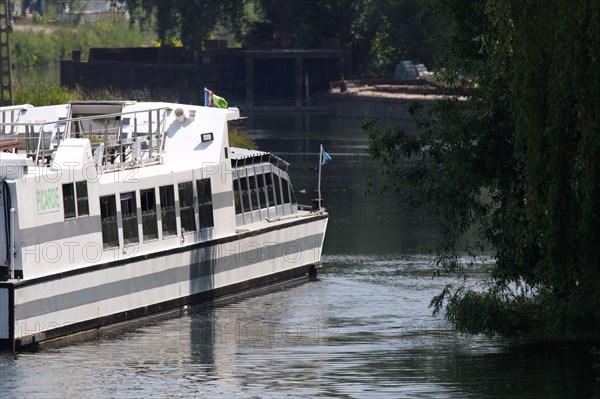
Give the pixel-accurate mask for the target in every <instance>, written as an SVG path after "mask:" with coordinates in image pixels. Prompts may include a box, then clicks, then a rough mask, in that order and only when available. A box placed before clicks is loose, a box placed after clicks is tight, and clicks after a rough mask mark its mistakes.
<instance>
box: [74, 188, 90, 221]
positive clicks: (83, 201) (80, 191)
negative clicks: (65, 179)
mask: <svg viewBox="0 0 600 399" xmlns="http://www.w3.org/2000/svg"><path fill="white" fill-rule="evenodd" d="M75 188H76V191H77V214H78V216H84V215H89V214H90V207H89V205H88V187H87V182H86V181H78V182H76V183H75Z"/></svg>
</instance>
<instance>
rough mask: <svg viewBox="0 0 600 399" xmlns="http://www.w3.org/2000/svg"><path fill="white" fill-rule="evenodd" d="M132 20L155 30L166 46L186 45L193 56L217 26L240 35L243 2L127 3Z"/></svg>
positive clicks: (158, 0) (134, 0) (179, 0)
mask: <svg viewBox="0 0 600 399" xmlns="http://www.w3.org/2000/svg"><path fill="white" fill-rule="evenodd" d="M125 3H126V5H127V9H128V10H129V12H130V14H131V16H132V19H131V22H132V23H134V22H139V24H140V25H141V26H142V27H147V26H149V25H151V26H154V27H155V28H156V32H157V34H158V39H159V40H160V41H161V42H162V43H163V45H168V44H169V43H172V42H173V41H174V40H180V41H181V42H183V45H184V47H185V48H186V49H187V50H188V52H189V53H190V55H191V56H195V55H196V53H197V52H198V51H200V50H202V49H203V48H204V42H205V41H206V40H207V39H209V38H210V35H211V33H212V32H213V31H214V30H215V27H216V26H217V25H225V26H227V27H228V28H229V30H230V31H232V32H234V33H235V34H237V35H239V32H240V21H241V19H242V15H243V11H244V0H227V1H222V0H174V1H165V0H125Z"/></svg>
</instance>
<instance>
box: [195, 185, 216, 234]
mask: <svg viewBox="0 0 600 399" xmlns="http://www.w3.org/2000/svg"><path fill="white" fill-rule="evenodd" d="M196 188H197V191H198V216H199V217H200V228H201V229H206V228H208V227H213V226H214V225H215V222H214V219H213V205H212V188H211V185H210V179H202V180H198V181H196Z"/></svg>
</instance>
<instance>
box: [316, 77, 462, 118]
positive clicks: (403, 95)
mask: <svg viewBox="0 0 600 399" xmlns="http://www.w3.org/2000/svg"><path fill="white" fill-rule="evenodd" d="M457 95H460V92H458V91H456V90H451V89H447V88H443V87H441V86H439V85H437V84H435V83H433V82H429V81H426V80H421V79H410V80H400V79H368V80H345V81H336V82H332V83H331V90H330V92H329V95H328V96H327V101H328V103H329V104H330V107H331V108H330V109H331V114H332V115H333V116H335V117H348V118H362V119H364V118H365V117H367V116H371V117H374V118H391V119H393V120H397V121H406V122H408V121H410V120H411V117H410V115H408V108H409V106H410V104H411V103H413V102H415V101H418V102H420V103H421V104H423V105H425V106H430V105H433V104H434V103H435V102H436V101H438V100H443V99H449V98H454V97H456V96H457ZM458 98H459V99H460V98H461V97H458Z"/></svg>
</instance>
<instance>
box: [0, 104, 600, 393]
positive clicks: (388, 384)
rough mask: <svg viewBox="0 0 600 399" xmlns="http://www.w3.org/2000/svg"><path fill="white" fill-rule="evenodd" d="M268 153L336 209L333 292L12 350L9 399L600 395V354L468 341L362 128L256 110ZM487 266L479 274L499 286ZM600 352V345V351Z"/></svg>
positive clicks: (3, 363)
mask: <svg viewBox="0 0 600 399" xmlns="http://www.w3.org/2000/svg"><path fill="white" fill-rule="evenodd" d="M246 124H247V127H248V128H249V129H250V131H251V132H252V134H253V136H254V137H255V139H256V140H257V142H258V144H259V145H260V147H261V148H262V149H270V150H273V151H274V152H275V153H276V154H278V155H280V156H281V157H283V158H284V159H286V160H288V161H289V162H290V163H291V164H292V165H291V167H290V173H291V175H292V179H293V182H294V188H295V190H296V192H297V197H298V199H299V202H301V203H310V200H311V199H312V198H315V197H316V181H317V169H318V168H317V167H318V147H319V144H320V143H322V144H323V145H324V147H325V149H326V151H327V152H328V153H329V154H330V156H331V157H332V160H331V161H330V162H329V163H328V164H327V165H325V166H324V167H323V183H322V192H323V197H324V199H325V203H326V206H327V207H328V209H329V212H330V222H329V228H328V232H327V238H326V241H325V249H324V254H323V269H322V270H321V272H320V275H319V279H318V281H314V282H307V283H304V284H294V285H292V284H290V285H288V286H284V287H278V288H277V289H275V290H270V291H268V292H266V293H263V294H261V295H257V296H251V297H246V298H240V299H236V300H231V301H229V302H227V303H224V304H221V305H219V306H211V307H208V306H200V307H197V308H195V309H194V310H193V311H192V312H191V314H189V315H186V316H182V317H178V318H171V319H166V320H162V321H153V322H149V323H144V324H140V325H138V326H135V327H130V328H127V329H125V328H124V329H121V330H119V331H117V332H115V333H113V334H110V335H107V336H105V337H103V338H100V339H96V340H93V341H89V342H84V343H74V344H72V345H68V346H65V347H62V348H57V349H47V350H44V351H41V352H38V353H22V354H16V355H8V354H4V355H0V398H2V399H4V398H106V397H118V398H167V397H169V398H170V397H175V398H214V397H223V398H300V397H302V398H313V397H333V398H509V397H510V398H592V397H600V384H599V383H598V376H599V375H600V373H598V371H597V369H596V367H595V364H596V361H597V362H600V359H598V358H594V356H592V354H591V352H590V349H591V347H592V346H593V345H582V346H573V345H553V346H549V345H545V346H540V345H525V344H516V343H511V342H507V341H503V340H501V339H498V338H493V339H490V338H486V337H466V336H462V335H460V334H458V333H456V332H455V331H453V330H452V329H451V327H450V326H449V325H448V323H447V322H446V321H445V320H444V319H443V317H442V316H437V317H434V316H432V313H431V309H430V308H429V307H428V305H429V302H430V300H431V298H432V296H433V295H435V294H437V293H439V292H440V291H441V290H442V288H443V287H444V286H445V285H446V284H448V283H453V282H456V280H455V279H454V278H452V277H449V276H444V275H442V276H439V277H436V278H432V276H433V275H434V274H435V264H434V262H433V260H434V258H433V248H434V246H435V243H436V240H437V238H438V235H437V232H436V229H435V227H434V226H433V225H432V224H431V223H430V222H428V221H427V220H426V219H424V218H422V217H418V216H412V217H408V216H403V214H402V213H400V212H399V205H400V204H398V203H397V200H396V198H395V196H394V195H393V194H392V193H387V194H380V193H379V192H378V190H371V191H370V192H369V193H366V192H365V189H366V187H367V186H368V184H369V183H370V182H374V183H377V182H378V177H377V168H376V165H375V164H374V163H373V162H372V161H370V160H369V158H368V157H367V156H365V154H364V153H365V148H366V139H365V137H364V135H363V133H362V132H361V130H360V127H359V126H360V120H352V119H350V120H348V119H334V118H331V117H329V116H326V115H322V116H319V115H302V114H298V115H278V116H266V115H251V116H250V118H249V119H248V120H247V121H246ZM488 271H489V260H486V259H485V258H482V259H481V261H480V262H477V263H476V264H475V265H474V267H473V268H471V269H469V270H468V273H467V274H468V275H469V277H470V279H471V280H472V281H477V280H479V279H484V278H486V276H487V275H488ZM599 347H600V345H599Z"/></svg>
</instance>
